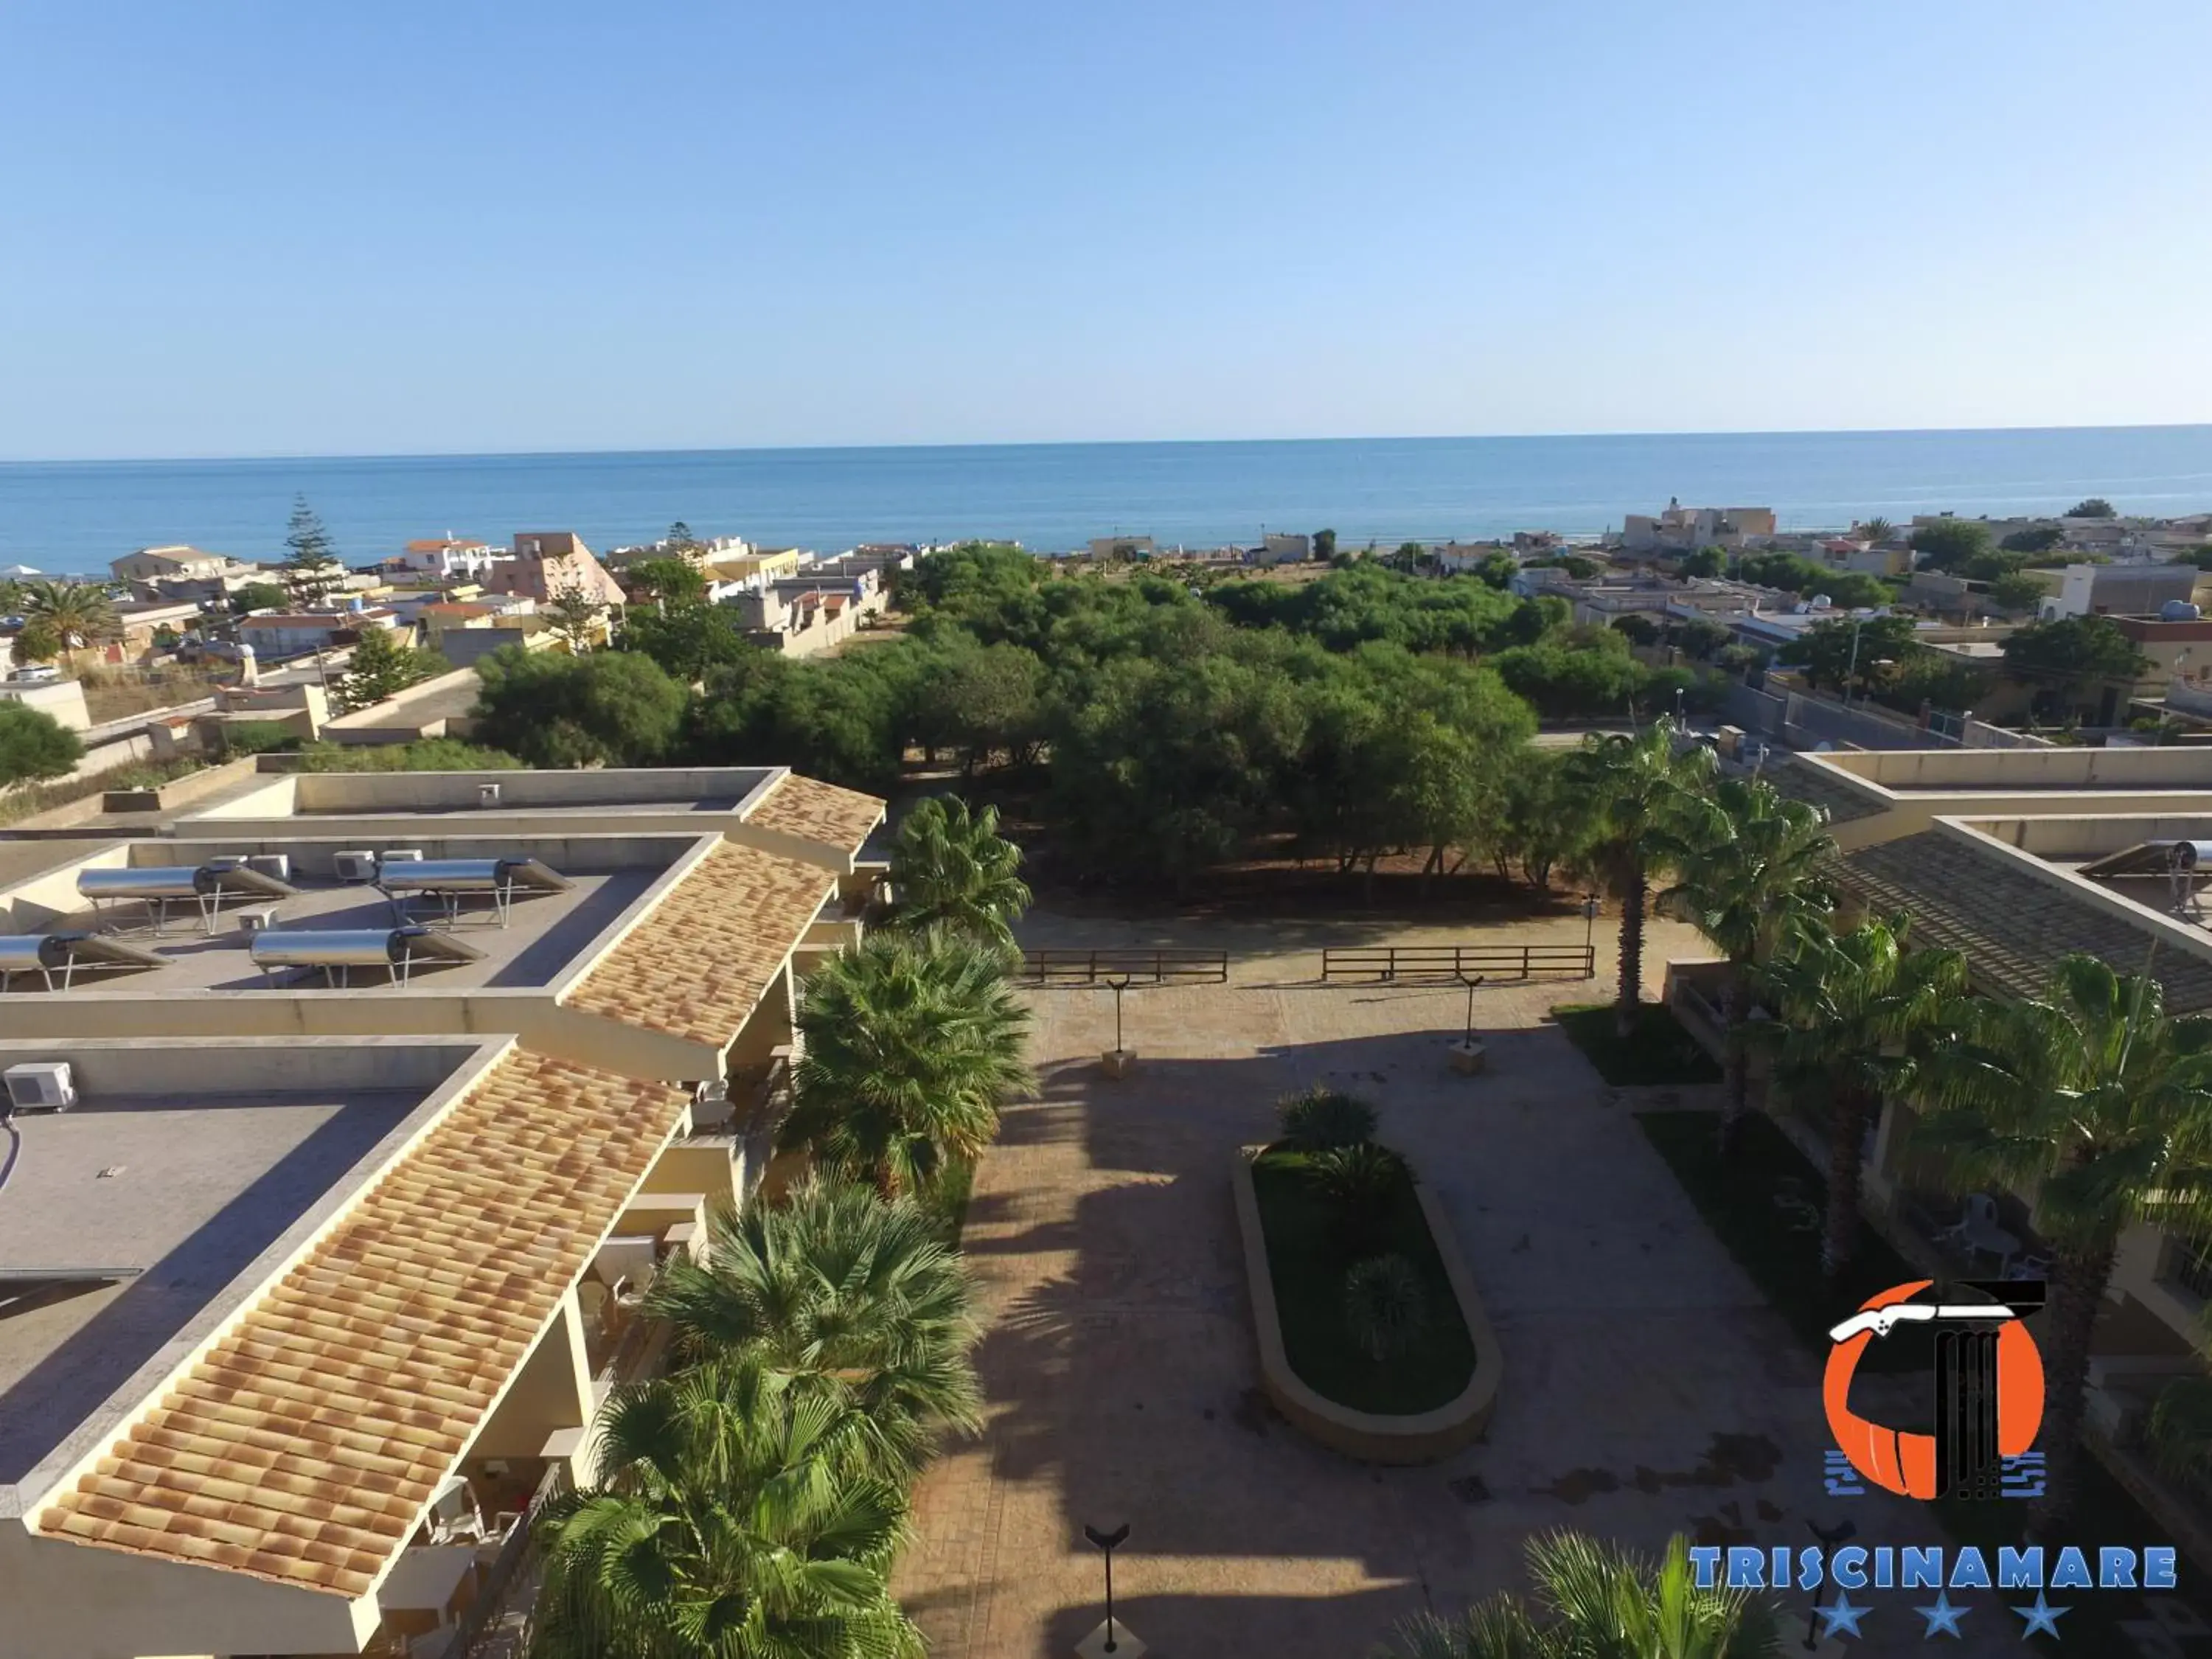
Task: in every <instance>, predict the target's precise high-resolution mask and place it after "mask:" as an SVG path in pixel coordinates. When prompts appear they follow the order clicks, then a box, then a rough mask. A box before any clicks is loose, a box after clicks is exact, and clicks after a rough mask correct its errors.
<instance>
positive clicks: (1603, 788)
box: [1566, 717, 1713, 1037]
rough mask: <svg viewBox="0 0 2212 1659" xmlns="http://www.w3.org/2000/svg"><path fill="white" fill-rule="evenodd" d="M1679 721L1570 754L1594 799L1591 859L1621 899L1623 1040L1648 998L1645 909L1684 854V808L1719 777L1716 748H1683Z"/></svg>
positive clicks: (1586, 742)
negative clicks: (1659, 879)
mask: <svg viewBox="0 0 2212 1659" xmlns="http://www.w3.org/2000/svg"><path fill="white" fill-rule="evenodd" d="M1674 738H1675V728H1674V721H1672V720H1667V719H1665V718H1663V717H1662V719H1659V720H1654V721H1652V723H1651V724H1650V725H1649V726H1645V727H1644V729H1643V730H1642V731H1641V732H1605V733H1596V732H1593V733H1592V734H1591V735H1590V736H1589V737H1587V738H1583V746H1582V747H1581V748H1580V749H1578V750H1576V751H1575V752H1574V753H1573V754H1572V755H1571V756H1570V757H1568V759H1567V762H1566V766H1567V769H1568V770H1567V775H1568V777H1569V779H1570V780H1571V783H1572V785H1573V787H1575V788H1577V789H1578V790H1580V791H1581V792H1582V793H1583V795H1584V796H1585V797H1586V798H1587V799H1589V801H1590V803H1591V805H1592V807H1593V817H1595V833H1594V834H1593V836H1592V838H1591V841H1590V843H1589V850H1588V851H1587V853H1586V854H1584V857H1585V858H1586V860H1588V861H1589V864H1590V866H1592V869H1593V872H1594V873H1595V874H1596V875H1597V876H1599V877H1600V878H1601V879H1602V880H1603V881H1604V882H1605V883H1606V884H1607V886H1609V887H1610V888H1611V889H1612V890H1613V893H1614V895H1615V896H1617V897H1618V898H1619V899H1620V998H1619V1001H1618V1003H1617V1005H1616V1014H1615V1018H1616V1022H1617V1024H1618V1025H1619V1028H1620V1035H1621V1036H1624V1037H1626V1036H1629V1035H1630V1034H1631V1033H1632V1031H1634V1030H1635V1029H1636V1014H1637V1006H1638V1003H1639V1002H1640V1001H1641V1000H1642V998H1643V994H1644V903H1645V901H1646V899H1647V898H1648V897H1649V896H1650V888H1651V878H1652V877H1653V875H1654V874H1655V873H1656V872H1658V871H1660V870H1661V869H1663V868H1665V867H1666V866H1668V864H1669V862H1671V860H1673V859H1674V857H1675V856H1676V855H1677V854H1678V853H1679V852H1680V850H1681V846H1682V843H1681V842H1680V838H1679V836H1678V835H1677V829H1678V826H1679V825H1680V821H1681V818H1682V816H1683V811H1682V803H1683V802H1684V800H1685V799H1686V798H1687V797H1688V796H1689V795H1690V794H1691V793H1692V792H1693V791H1695V790H1698V789H1700V788H1702V787H1704V786H1705V781H1706V780H1707V779H1709V778H1710V777H1711V775H1712V771H1713V757H1712V752H1711V750H1707V749H1703V748H1699V747H1698V746H1697V745H1695V744H1692V745H1691V746H1689V747H1688V748H1686V749H1681V750H1677V749H1676V747H1675V743H1674Z"/></svg>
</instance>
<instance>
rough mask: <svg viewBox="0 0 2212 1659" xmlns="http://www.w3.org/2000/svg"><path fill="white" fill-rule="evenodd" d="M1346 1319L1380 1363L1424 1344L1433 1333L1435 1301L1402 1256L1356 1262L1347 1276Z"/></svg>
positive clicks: (1368, 1353) (1362, 1345)
mask: <svg viewBox="0 0 2212 1659" xmlns="http://www.w3.org/2000/svg"><path fill="white" fill-rule="evenodd" d="M1344 1322H1345V1326H1346V1329H1348V1330H1349V1331H1350V1332H1351V1333H1352V1340H1353V1341H1354V1342H1356V1343H1358V1345H1359V1347H1360V1350H1361V1351H1362V1352H1364V1353H1365V1354H1366V1356H1367V1357H1368V1358H1370V1359H1372V1360H1373V1361H1374V1362H1375V1363H1376V1364H1378V1365H1379V1364H1382V1363H1383V1361H1384V1360H1386V1359H1393V1358H1396V1357H1397V1356H1398V1355H1400V1354H1401V1353H1404V1352H1407V1351H1408V1350H1409V1349H1411V1348H1413V1347H1414V1346H1416V1345H1418V1344H1419V1342H1421V1341H1422V1340H1424V1339H1425V1337H1426V1336H1427V1335H1428V1330H1429V1299H1428V1297H1427V1296H1426V1295H1425V1293H1424V1292H1423V1291H1422V1290H1421V1275H1420V1273H1419V1271H1418V1270H1416V1269H1415V1267H1414V1266H1413V1263H1412V1262H1410V1261H1407V1260H1406V1258H1405V1257H1404V1256H1402V1255H1370V1256H1369V1257H1368V1258H1367V1259H1366V1260H1365V1261H1355V1262H1353V1263H1352V1267H1351V1269H1350V1270H1349V1271H1348V1272H1347V1273H1346V1274H1345V1275H1344Z"/></svg>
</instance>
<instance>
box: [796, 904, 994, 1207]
mask: <svg viewBox="0 0 2212 1659" xmlns="http://www.w3.org/2000/svg"><path fill="white" fill-rule="evenodd" d="M1004 966H1005V964H1004V961H1003V959H1002V958H1001V957H1000V955H999V953H998V952H997V951H994V950H993V949H991V948H989V947H987V946H985V945H978V944H976V943H975V941H974V940H972V939H963V938H960V937H958V936H957V935H953V934H950V933H945V932H943V931H941V930H938V929H932V930H930V931H928V932H926V933H877V934H875V935H873V936H872V937H871V938H870V939H868V940H867V942H866V944H864V945H861V946H860V948H859V949H857V950H851V951H842V952H840V953H839V954H838V955H836V956H835V957H831V958H830V959H829V961H828V962H826V963H823V965H822V966H821V967H820V968H818V969H816V970H815V971H814V973H813V974H812V975H811V976H810V977H809V979H808V980H807V981H806V994H805V997H804V998H803V999H802V1000H801V1001H800V1004H799V1035H800V1036H801V1038H802V1039H803V1041H804V1047H803V1048H802V1049H801V1055H800V1059H799V1064H798V1066H797V1067H796V1068H795V1069H794V1070H793V1074H792V1109H791V1114H790V1115H789V1116H788V1117H787V1118H786V1119H785V1120H784V1123H783V1128H782V1132H781V1135H780V1137H779V1144H780V1145H781V1146H785V1147H804V1148H805V1149H806V1150H807V1151H809V1152H811V1153H812V1155H813V1157H814V1159H815V1162H816V1163H817V1164H819V1165H821V1166H823V1168H825V1169H827V1170H830V1171H831V1172H833V1173H836V1174H838V1175H842V1176H850V1177H853V1178H855V1179H860V1180H866V1181H869V1182H873V1183H874V1184H875V1186H876V1188H877V1190H878V1192H881V1193H883V1194H884V1195H885V1196H887V1197H888V1196H890V1195H892V1194H897V1193H901V1192H911V1191H915V1190H918V1189H920V1188H926V1187H927V1185H928V1184H929V1183H930V1182H932V1181H933V1179H935V1177H936V1176H937V1172H938V1171H939V1170H940V1169H942V1168H943V1167H944V1166H945V1163H946V1161H947V1160H948V1159H951V1158H963V1159H972V1158H975V1157H977V1156H978V1155H980V1154H981V1152H982V1150H983V1148H984V1147H985V1146H988V1145H989V1144H990V1142H991V1139H992V1137H993V1136H994V1135H995V1134H997V1133H998V1130H999V1108H1000V1104H1001V1103H1004V1102H1005V1101H1006V1100H1007V1099H1008V1098H1009V1097H1012V1095H1013V1094H1014V1093H1015V1092H1016V1091H1018V1090H1020V1089H1021V1088H1023V1087H1024V1086H1025V1085H1027V1083H1028V1081H1029V1071H1028V1068H1027V1067H1026V1066H1024V1065H1023V1064H1022V1050H1023V1048H1024V1043H1025V1042H1026V1040H1027V1037H1028V1033H1029V1018H1030V1017H1029V1011H1028V1010H1027V1009H1025V1008H1024V1007H1023V1006H1022V1005H1021V1003H1020V1002H1019V1000H1017V999H1016V997H1015V996H1014V994H1013V993H1012V991H1011V990H1010V989H1008V988H1007V985H1006V975H1005V972H1004Z"/></svg>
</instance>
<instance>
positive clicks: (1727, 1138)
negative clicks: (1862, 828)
mask: <svg viewBox="0 0 2212 1659" xmlns="http://www.w3.org/2000/svg"><path fill="white" fill-rule="evenodd" d="M1691 811H1692V828H1691V829H1689V831H1688V832H1687V833H1686V837H1685V839H1686V848H1685V851H1684V854H1683V857H1682V858H1681V860H1680V882H1679V883H1678V884H1677V885H1676V886H1675V887H1674V889H1673V890H1672V891H1671V892H1670V893H1669V894H1668V898H1669V899H1671V900H1672V901H1673V902H1674V906H1675V908H1678V909H1680V911H1681V912H1682V913H1683V914H1684V915H1686V916H1687V918H1688V919H1689V920H1690V921H1692V922H1693V923H1695V924H1696V926H1697V927H1698V930H1699V932H1700V933H1704V934H1705V937H1706V938H1707V939H1711V940H1712V942H1713V943H1714V944H1715V945H1717V946H1718V947H1719V948H1720V950H1721V951H1722V953H1723V955H1725V956H1726V957H1728V976H1727V977H1726V978H1725V979H1724V980H1723V981H1722V983H1721V1024H1722V1025H1723V1027H1724V1028H1725V1036H1726V1037H1727V1040H1728V1052H1727V1065H1728V1095H1727V1102H1726V1104H1725V1106H1724V1107H1723V1110H1722V1113H1721V1142H1722V1145H1723V1146H1729V1145H1730V1144H1732V1143H1733V1141H1734V1139H1735V1130H1736V1126H1737V1125H1738V1124H1740V1123H1741V1121H1742V1119H1743V1114H1744V1111H1745V1109H1746V1107H1747V1104H1748V1103H1749V1097H1750V1073H1751V1067H1750V1065H1749V1063H1748V1062H1749V1056H1748V1054H1747V1053H1746V1051H1745V1048H1744V1046H1743V1043H1742V1042H1741V1033H1740V1029H1739V1028H1740V1027H1741V1025H1742V1024H1743V1021H1744V1018H1745V1016H1746V1014H1747V1012H1749V1007H1750V989H1751V986H1750V976H1751V971H1752V969H1753V967H1754V966H1755V965H1756V964H1757V963H1763V962H1767V961H1771V959H1772V958H1773V957H1775V955H1776V954H1777V953H1778V951H1780V950H1781V949H1782V947H1783V946H1784V945H1785V944H1786V943H1787V942H1789V941H1790V939H1793V938H1794V937H1795V936H1796V933H1797V932H1798V931H1799V930H1800V929H1801V928H1802V927H1803V925H1804V923H1805V921H1806V920H1807V918H1808V917H1811V916H1815V915H1822V914H1824V913H1826V910H1827V909H1828V908H1829V907H1830V906H1831V905H1832V903H1833V902H1834V898H1833V896H1832V893H1831V892H1830V890H1829V888H1828V884H1827V882H1826V879H1825V878H1824V875H1823V873H1822V872H1823V866H1826V863H1827V862H1828V860H1829V859H1830V858H1831V857H1832V856H1833V855H1834V853H1835V850H1836V843H1835V842H1833V841H1832V840H1830V839H1829V836H1828V830H1827V816H1826V814H1825V813H1824V812H1822V811H1820V808H1818V807H1817V806H1813V805H1808V804H1807V803H1805V802H1803V801H1798V800H1791V799H1788V798H1787V797H1785V796H1784V795H1783V794H1782V793H1780V792H1779V791H1778V790H1777V789H1776V788H1775V787H1774V786H1773V785H1772V784H1771V783H1767V782H1765V781H1762V780H1759V779H1756V778H1753V779H1744V778H1724V779H1723V780H1722V781H1721V782H1720V783H1719V784H1718V785H1717V787H1715V788H1714V790H1713V792H1712V793H1711V796H1710V797H1706V798H1704V799H1701V800H1699V801H1697V802H1694V803H1692V807H1691Z"/></svg>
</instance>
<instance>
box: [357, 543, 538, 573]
mask: <svg viewBox="0 0 2212 1659" xmlns="http://www.w3.org/2000/svg"><path fill="white" fill-rule="evenodd" d="M513 556H514V555H513V554H512V553H509V552H506V551H503V550H500V549H497V548H495V547H493V546H491V545H490V544H489V543H486V542H480V541H476V540H473V539H471V538H467V537H462V536H455V535H452V534H450V533H449V534H447V535H444V536H438V537H433V538H428V539H427V540H423V541H414V542H410V543H408V544H407V545H406V546H405V547H404V548H403V549H401V550H399V551H398V552H397V553H395V554H393V555H392V556H391V557H390V558H388V559H386V560H385V561H384V562H383V566H382V568H383V569H384V570H385V571H386V572H387V573H398V572H403V571H411V572H414V573H416V574H421V575H427V576H429V577H432V578H434V579H435V580H439V581H454V580H463V581H466V580H475V579H476V578H477V577H480V576H482V575H483V574H484V572H485V571H486V570H488V569H489V568H491V567H492V566H493V565H494V564H495V563H497V562H499V561H501V560H502V559H511V558H513Z"/></svg>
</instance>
